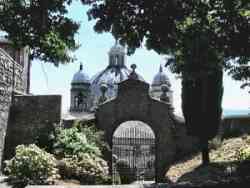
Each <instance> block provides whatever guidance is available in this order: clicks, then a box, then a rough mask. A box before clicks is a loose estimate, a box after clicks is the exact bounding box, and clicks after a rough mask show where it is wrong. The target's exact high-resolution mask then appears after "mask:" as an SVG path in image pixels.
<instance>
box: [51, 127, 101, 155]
mask: <svg viewBox="0 0 250 188" xmlns="http://www.w3.org/2000/svg"><path fill="white" fill-rule="evenodd" d="M56 132H57V133H56V139H55V143H54V154H56V155H57V156H61V157H67V156H71V155H78V154H80V153H89V154H93V155H97V156H100V155H101V151H100V149H99V148H98V147H97V145H95V143H93V142H89V141H88V140H87V137H86V135H85V134H84V133H82V132H81V131H80V130H79V129H78V128H76V127H73V128H70V129H58V130H57V131H56Z"/></svg>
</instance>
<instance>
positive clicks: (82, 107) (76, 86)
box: [69, 43, 173, 114]
mask: <svg viewBox="0 0 250 188" xmlns="http://www.w3.org/2000/svg"><path fill="white" fill-rule="evenodd" d="M108 56H109V61H108V65H107V67H106V68H105V69H104V70H101V71H100V72H99V73H97V74H96V75H94V76H93V77H92V78H91V79H89V76H88V75H87V74H86V73H85V72H84V70H83V66H82V64H81V65H80V69H79V71H77V72H76V73H75V74H74V76H73V79H72V82H71V99H70V110H69V111H70V113H71V114H76V113H84V112H85V113H93V112H95V110H96V109H97V107H98V105H99V104H101V103H103V102H104V101H106V100H110V99H112V98H115V97H116V96H117V89H118V84H119V83H121V82H122V81H124V80H127V79H128V77H129V75H130V73H131V70H130V69H129V68H128V67H127V66H126V53H125V48H124V47H123V46H121V45H119V44H118V43H115V45H114V46H113V47H111V49H110V51H109V52H108ZM137 75H138V79H139V80H141V81H144V79H143V77H142V76H141V75H140V74H138V73H137ZM162 87H163V88H165V89H166V96H165V97H166V100H168V101H169V102H170V103H171V104H172V103H173V92H172V90H171V84H170V80H169V78H168V76H167V75H166V73H164V71H163V68H162V66H160V70H159V72H158V73H157V74H156V75H155V76H154V79H153V82H152V84H151V90H150V95H151V97H153V98H157V99H160V97H161V96H162ZM104 99H105V100H104Z"/></svg>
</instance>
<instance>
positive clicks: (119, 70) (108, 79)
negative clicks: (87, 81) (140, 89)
mask: <svg viewBox="0 0 250 188" xmlns="http://www.w3.org/2000/svg"><path fill="white" fill-rule="evenodd" d="M130 73H131V70H129V69H128V68H127V67H126V66H123V67H119V66H116V67H115V66H108V67H107V68H106V69H104V70H103V71H101V72H100V73H98V74H96V75H95V76H94V77H93V78H92V79H91V95H92V100H93V105H94V106H96V104H97V103H98V100H99V98H100V96H101V94H102V93H101V90H100V86H101V85H102V84H103V83H105V84H106V85H107V92H106V97H107V98H108V99H110V98H113V97H115V96H116V95H117V91H118V83H120V82H122V81H124V80H127V79H128V78H129V75H130ZM138 77H139V80H141V81H144V79H143V78H142V77H141V76H140V75H138Z"/></svg>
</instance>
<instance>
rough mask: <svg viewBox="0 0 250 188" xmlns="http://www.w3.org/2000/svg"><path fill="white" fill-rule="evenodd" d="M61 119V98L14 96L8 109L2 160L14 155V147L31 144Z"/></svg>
mask: <svg viewBox="0 0 250 188" xmlns="http://www.w3.org/2000/svg"><path fill="white" fill-rule="evenodd" d="M60 119H61V96H58V95H46V96H15V97H14V103H13V105H12V106H11V108H10V114H9V123H8V127H7V131H6V137H5V146H4V159H9V158H11V157H12V156H13V155H14V151H15V147H16V146H17V145H20V144H31V143H34V142H35V141H36V138H37V137H38V136H39V134H41V133H43V132H44V131H46V132H47V131H48V130H50V129H51V130H52V129H53V124H56V123H59V122H60Z"/></svg>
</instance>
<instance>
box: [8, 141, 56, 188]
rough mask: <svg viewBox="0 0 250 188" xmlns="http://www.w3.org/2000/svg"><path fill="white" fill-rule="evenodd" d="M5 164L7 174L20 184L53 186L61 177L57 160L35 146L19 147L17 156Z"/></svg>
mask: <svg viewBox="0 0 250 188" xmlns="http://www.w3.org/2000/svg"><path fill="white" fill-rule="evenodd" d="M5 162H6V167H5V169H4V170H5V172H6V173H7V175H9V177H10V179H11V180H14V181H18V182H19V184H20V183H23V184H30V185H34V184H53V183H54V180H55V179H58V178H59V177H60V176H59V174H58V173H57V171H58V170H57V168H56V159H55V158H54V157H53V156H52V155H51V154H49V153H47V152H45V151H44V150H42V149H40V148H39V147H37V146H36V145H34V144H31V145H28V146H24V145H19V146H17V147H16V155H15V156H14V157H13V158H12V159H11V160H9V161H5Z"/></svg>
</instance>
